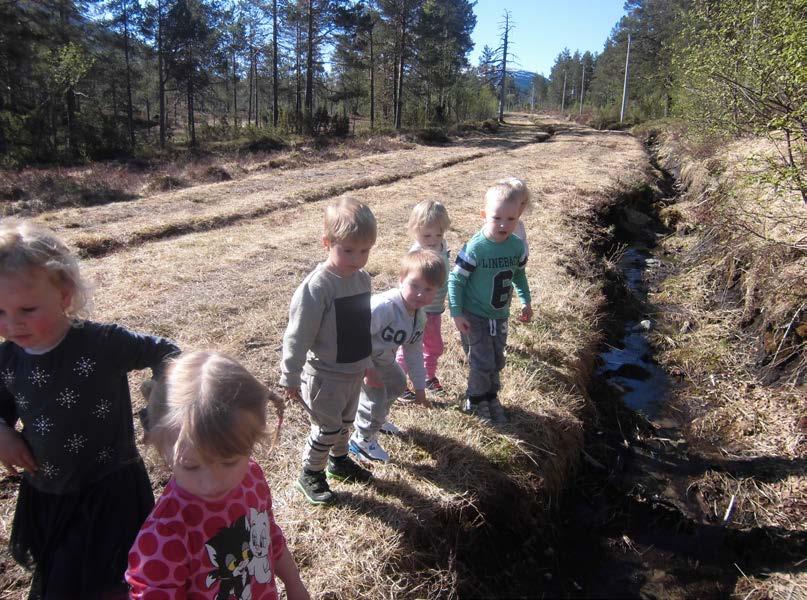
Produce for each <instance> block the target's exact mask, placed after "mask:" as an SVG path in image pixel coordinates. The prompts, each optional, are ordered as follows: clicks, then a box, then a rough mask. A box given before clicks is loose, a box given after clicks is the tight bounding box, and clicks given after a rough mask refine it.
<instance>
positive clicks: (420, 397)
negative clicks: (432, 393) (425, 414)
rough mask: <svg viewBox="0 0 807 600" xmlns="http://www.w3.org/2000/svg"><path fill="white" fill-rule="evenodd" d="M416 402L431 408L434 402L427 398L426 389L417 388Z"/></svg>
mask: <svg viewBox="0 0 807 600" xmlns="http://www.w3.org/2000/svg"><path fill="white" fill-rule="evenodd" d="M415 404H420V405H421V406H425V407H426V408H431V405H432V403H431V402H429V401H428V400H427V399H426V390H415Z"/></svg>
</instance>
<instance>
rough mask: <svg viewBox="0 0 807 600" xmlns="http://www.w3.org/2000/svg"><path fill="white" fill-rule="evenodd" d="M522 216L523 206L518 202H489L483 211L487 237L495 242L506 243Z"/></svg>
mask: <svg viewBox="0 0 807 600" xmlns="http://www.w3.org/2000/svg"><path fill="white" fill-rule="evenodd" d="M520 214H521V204H520V203H518V202H497V201H495V200H492V201H490V202H488V203H487V204H486V205H485V210H483V211H482V217H483V218H484V219H485V226H484V228H483V232H484V234H485V237H486V238H488V239H489V240H491V241H493V242H503V241H505V240H506V239H507V238H508V237H510V234H511V233H513V231H515V229H516V225H518V217H519V215H520Z"/></svg>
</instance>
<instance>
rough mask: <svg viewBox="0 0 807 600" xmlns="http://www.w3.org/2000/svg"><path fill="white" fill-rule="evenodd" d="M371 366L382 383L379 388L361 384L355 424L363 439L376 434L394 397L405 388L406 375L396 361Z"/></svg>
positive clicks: (369, 438) (373, 436)
mask: <svg viewBox="0 0 807 600" xmlns="http://www.w3.org/2000/svg"><path fill="white" fill-rule="evenodd" d="M373 366H374V367H375V369H376V371H378V375H379V377H380V379H381V381H382V383H383V384H384V385H383V387H380V388H372V387H369V386H368V385H367V384H365V383H362V385H361V394H360V395H359V409H358V411H356V423H355V425H356V431H357V432H358V434H359V435H360V436H361V437H363V438H364V439H365V440H372V439H374V438H375V437H376V435H378V432H379V431H380V429H381V426H382V425H383V424H384V423H385V422H386V420H387V415H389V409H390V407H391V406H392V403H393V402H394V401H395V398H397V397H398V396H400V395H401V394H402V393H403V391H404V390H405V389H406V375H405V374H404V372H403V370H402V369H401V367H399V366H398V363H396V362H393V363H392V364H389V365H383V366H378V365H373Z"/></svg>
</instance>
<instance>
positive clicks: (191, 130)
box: [188, 56, 196, 146]
mask: <svg viewBox="0 0 807 600" xmlns="http://www.w3.org/2000/svg"><path fill="white" fill-rule="evenodd" d="M188 63H189V64H191V65H192V64H193V56H191V60H189V61H188ZM188 136H189V138H190V144H191V146H196V123H195V122H194V118H193V73H191V74H190V75H189V76H188Z"/></svg>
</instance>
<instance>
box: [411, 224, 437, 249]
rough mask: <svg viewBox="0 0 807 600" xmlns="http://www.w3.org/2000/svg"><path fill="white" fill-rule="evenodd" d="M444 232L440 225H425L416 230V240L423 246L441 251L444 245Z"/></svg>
mask: <svg viewBox="0 0 807 600" xmlns="http://www.w3.org/2000/svg"><path fill="white" fill-rule="evenodd" d="M443 233H444V232H443V228H442V227H440V226H439V225H424V226H423V227H420V228H418V229H416V230H415V240H417V243H418V245H420V247H421V248H428V249H429V250H436V251H438V252H439V251H440V248H441V247H442V245H443Z"/></svg>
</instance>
